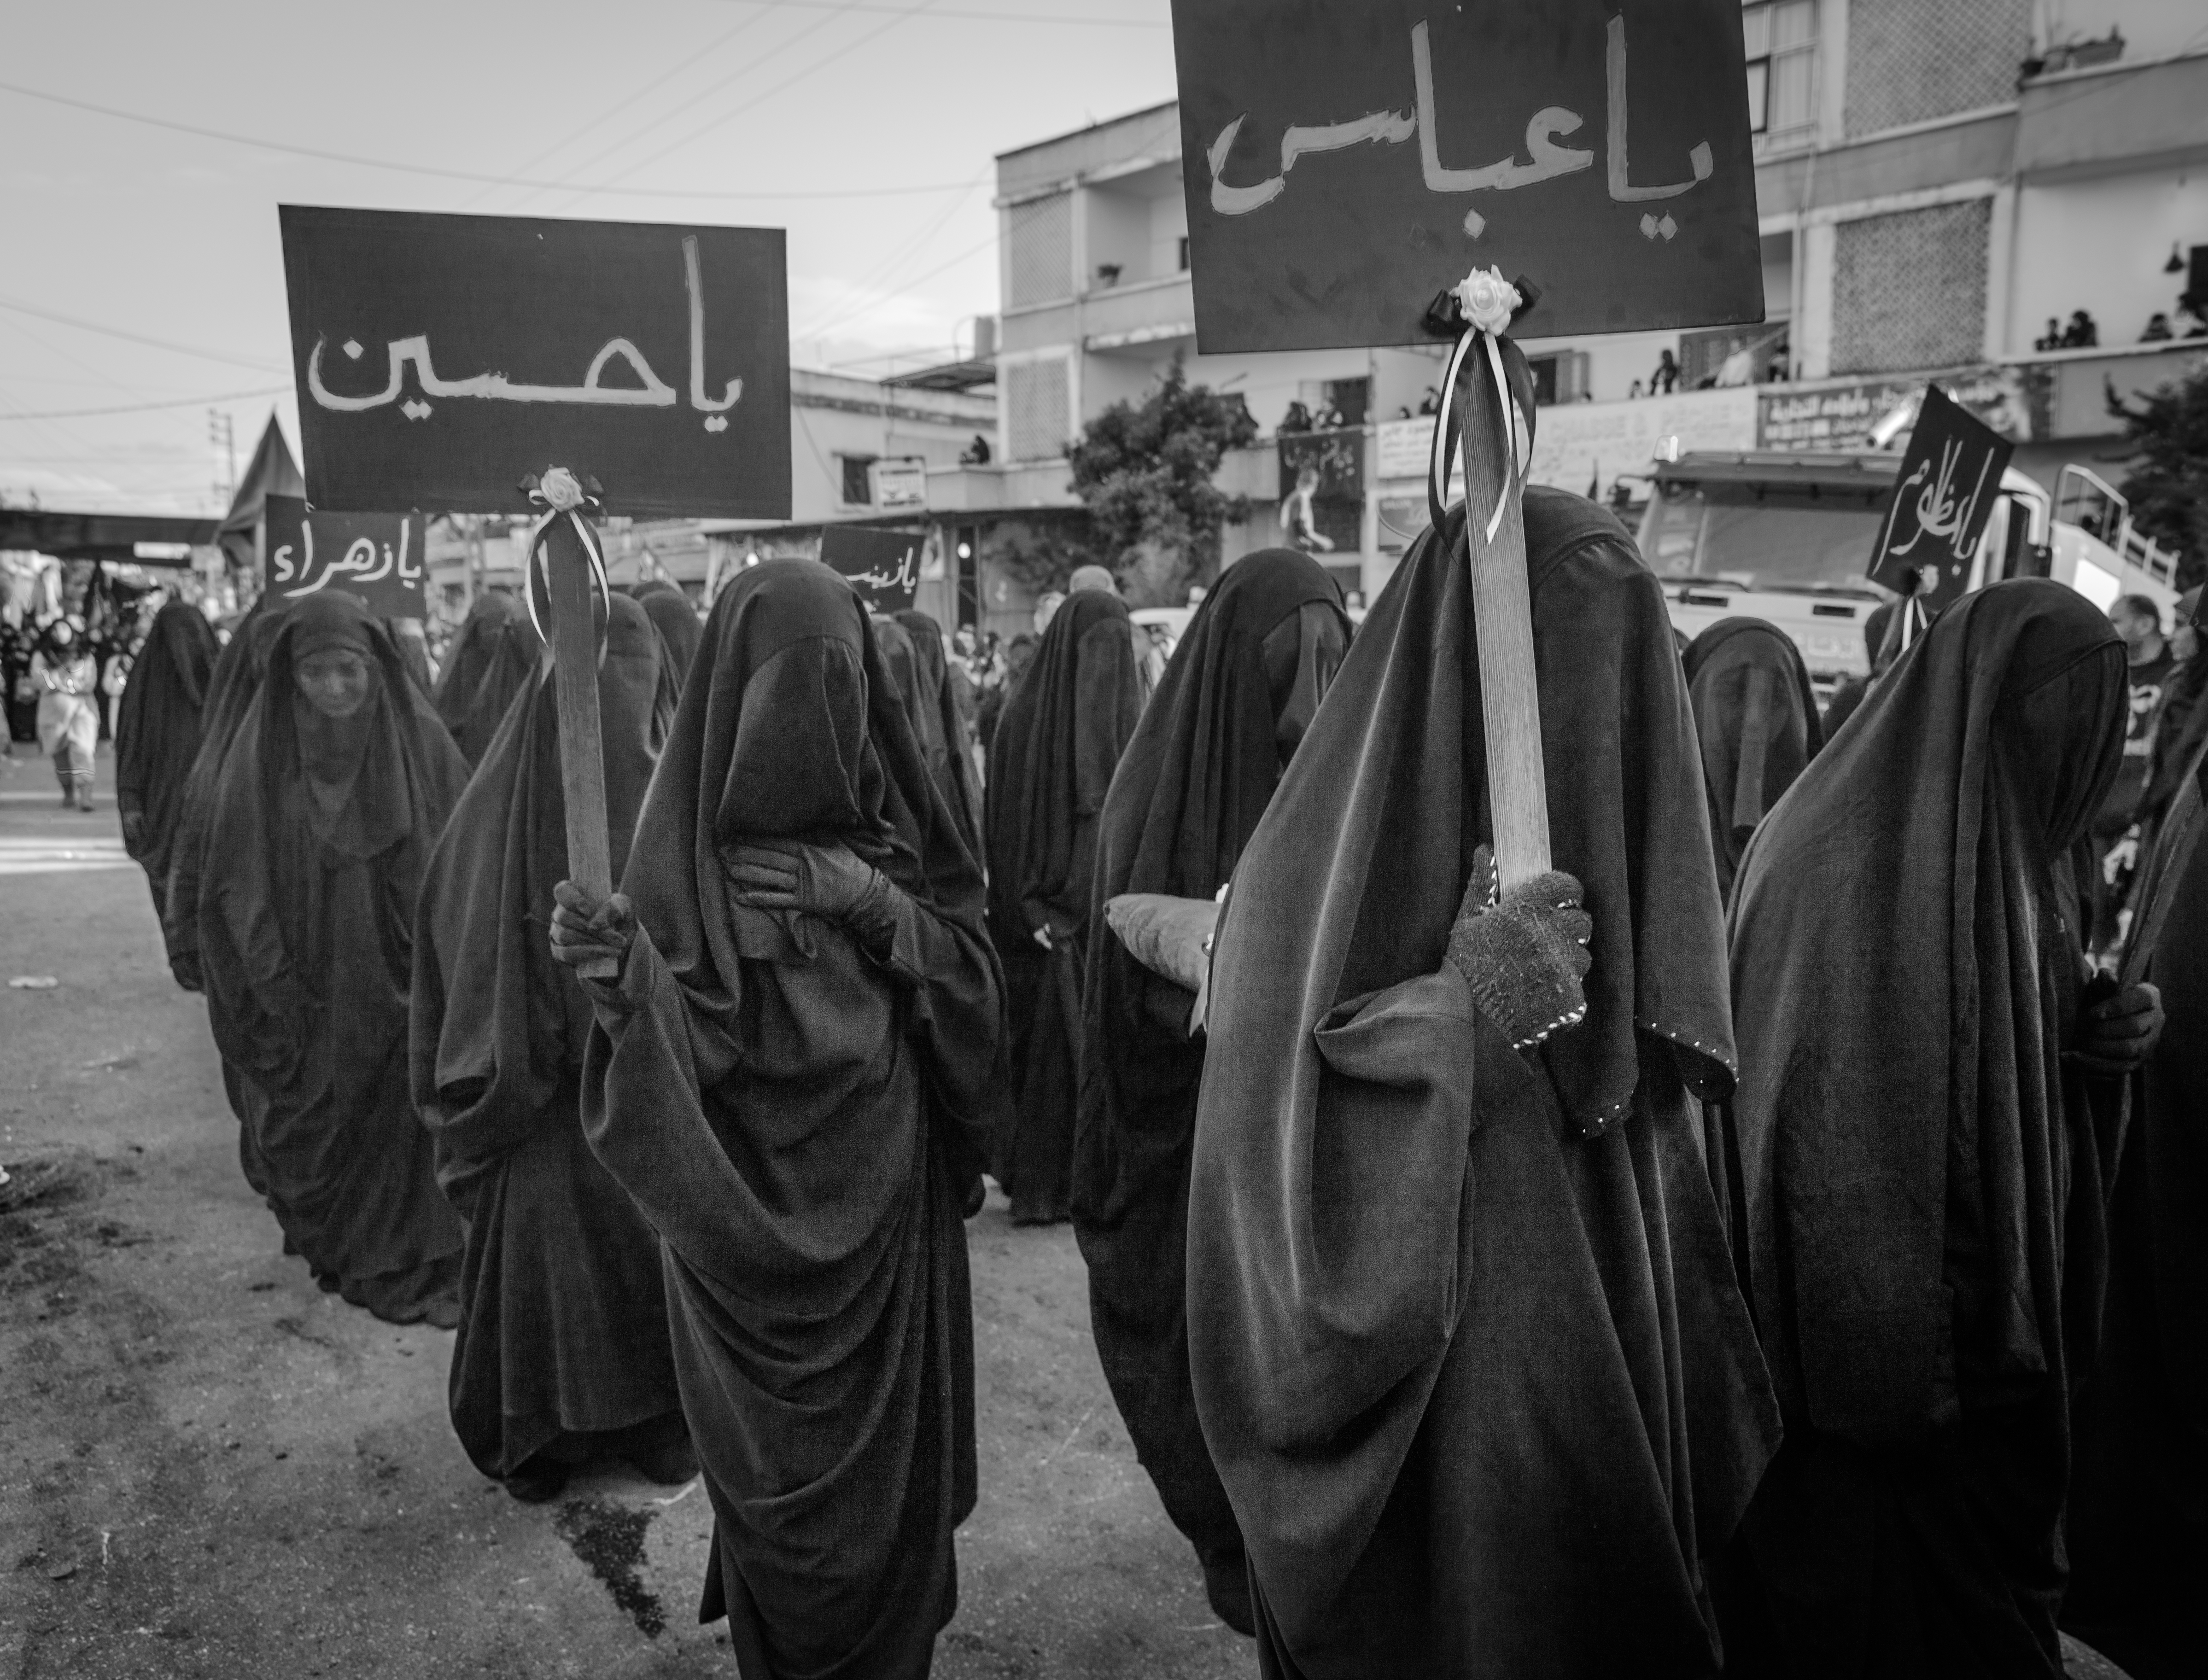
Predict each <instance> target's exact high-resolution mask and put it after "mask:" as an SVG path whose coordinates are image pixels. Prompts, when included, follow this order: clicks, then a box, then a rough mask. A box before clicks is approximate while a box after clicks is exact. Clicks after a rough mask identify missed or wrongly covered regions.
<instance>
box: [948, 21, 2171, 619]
mask: <svg viewBox="0 0 2208 1680" xmlns="http://www.w3.org/2000/svg"><path fill="white" fill-rule="evenodd" d="M2204 16H2208V15H2204V13H2203V11H2202V9H2201V6H2200V0H1938V3H1932V0H1753V3H1748V4H1744V5H1743V7H1742V28H1743V39H1744V41H1745V44H1746V46H1747V50H1748V51H1747V57H1748V76H1749V105H1750V115H1751V121H1752V123H1754V124H1755V129H1756V138H1755V151H1756V159H1757V170H1756V192H1757V201H1758V206H1759V212H1760V215H1761V225H1762V233H1763V267H1764V291H1765V299H1766V309H1767V321H1766V323H1765V324H1764V325H1763V326H1762V327H1755V328H1745V329H1743V328H1726V329H1715V330H1711V331H1706V332H1688V333H1639V334H1625V335H1619V336H1617V337H1611V338H1600V339H1551V340H1535V341H1532V342H1529V343H1527V345H1525V346H1524V348H1525V350H1526V351H1527V356H1528V357H1529V358H1530V359H1531V361H1532V362H1533V367H1534V372H1535V376H1536V379H1537V381H1538V382H1539V386H1540V388H1541V392H1542V397H1543V400H1544V402H1545V403H1546V404H1548V405H1550V406H1549V407H1547V408H1546V409H1545V411H1544V413H1543V414H1542V415H1541V416H1540V417H1539V425H1538V428H1537V429H1538V431H1539V435H1540V443H1539V449H1538V453H1537V458H1536V467H1535V472H1536V476H1537V477H1540V478H1542V479H1544V480H1545V482H1549V483H1558V484H1562V485H1565V486H1567V487H1569V488H1570V489H1576V490H1581V491H1587V490H1589V489H1595V490H1598V491H1599V493H1601V494H1604V495H1610V494H1611V493H1612V492H1613V491H1614V489H1615V488H1616V487H1617V483H1618V480H1619V479H1620V478H1621V477H1623V478H1624V479H1625V480H1626V489H1627V491H1628V493H1629V494H1630V493H1631V492H1632V490H1633V488H1634V484H1635V479H1636V477H1637V475H1638V474H1639V473H1640V472H1641V471H1642V470H1644V469H1645V467H1646V466H1647V463H1648V461H1649V459H1651V457H1652V455H1653V453H1655V452H1656V450H1657V449H1658V448H1659V447H1664V446H1665V440H1666V439H1671V438H1677V439H1678V440H1680V445H1681V447H1686V448H1741V449H1746V448H1847V447H1860V446H1861V445H1862V442H1863V439H1864V438H1865V437H1866V436H1867V435H1868V433H1869V429H1870V427H1871V426H1872V425H1873V424H1874V423H1875V422H1876V421H1877V420H1878V418H1879V417H1881V415H1883V414H1884V413H1886V412H1887V411H1888V410H1890V409H1891V408H1892V407H1893V406H1894V405H1895V404H1896V403H1897V402H1898V401H1899V400H1900V399H1901V398H1903V397H1904V396H1905V395H1907V394H1909V393H1911V392H1913V391H1914V390H1916V389H1917V388H1919V387H1921V386H1922V385H1923V382H1924V381H1925V380H1926V379H1927V378H1928V377H1929V376H1933V375H1937V376H1938V377H1939V378H1940V379H1941V382H1942V384H1943V385H1945V386H1947V387H1949V388H1950V389H1951V390H1953V391H1954V392H1955V393H1957V394H1959V395H1960V396H1961V397H1962V398H1963V399H1964V400H1965V401H1966V402H1967V403H1968V404H1969V405H1971V406H1972V407H1973V408H1975V409H1976V410H1977V411H1979V412H1980V413H1981V414H1982V415H1983V416H1985V417H1988V418H1989V419H1991V420H1993V421H1994V422H1995V423H1996V424H1997V425H2000V426H2001V427H2003V428H2004V429H2007V430H2008V431H2009V432H2010V433H2011V434H2012V435H2014V436H2016V437H2017V438H2018V439H2019V452H2018V457H2017V463H2018V465H2019V466H2020V467H2022V468H2023V469H2024V470H2025V471H2029V472H2031V473H2033V474H2034V475H2035V476H2037V477H2041V478H2043V480H2044V481H2045V482H2047V483H2049V487H2050V488H2053V486H2054V483H2055V477H2056V475H2057V474H2058V473H2059V472H2060V470H2061V466H2062V465H2063V464H2064V463H2066V462H2070V461H2073V460H2090V459H2092V458H2094V457H2096V456H2097V455H2101V454H2104V453H2106V450H2107V447H2108V444H2109V441H2110V439H2111V438H2112V437H2114V436H2115V435H2116V433H2117V431H2118V427H2117V425H2116V423H2115V421H2113V420H2112V419H2111V418H2110V417H2109V414H2108V411H2107V402H2106V393H2107V392H2108V391H2109V390H2114V391H2115V392H2116V393H2119V394H2125V393H2133V392H2137V391H2140V390H2145V389H2151V388H2153V387H2156V386H2157V385H2159V384H2161V383H2163V381H2167V380H2168V379H2169V378H2171V377H2172V376H2173V375H2176V374H2178V373H2180V372H2181V371H2182V370H2183V369H2186V368H2187V367H2190V366H2193V365H2195V364H2197V363H2199V360H2200V358H2201V355H2202V352H2203V351H2204V349H2208V340H2197V339H2196V340H2193V341H2192V342H2190V343H2188V342H2187V340H2185V339H2183V338H2182V337H2181V336H2180V337H2177V338H2175V339H2147V340H2146V341H2145V342H2142V339H2143V336H2144V335H2145V334H2146V333H2148V332H2149V331H2150V323H2151V322H2152V321H2154V319H2155V317H2157V315H2159V316H2161V317H2162V318H2163V321H2165V322H2167V323H2168V324H2169V327H2170V329H2171V330H2172V331H2173V332H2175V333H2177V334H2179V335H2182V334H2183V333H2186V332H2187V330H2188V329H2189V328H2190V327H2192V326H2193V325H2197V323H2195V322H2192V321H2187V319H2186V318H2184V317H2182V316H2181V314H2180V312H2179V309H2178V299H2179V297H2180V294H2181V293H2182V292H2185V291H2187V288H2188V286H2192V287H2198V288H2199V289H2200V290H2201V292H2202V303H2203V307H2204V308H2208V32H2204V31H2203V28H2202V23H2203V20H2204ZM997 187H998V191H997V207H998V211H999V225H1000V228H1001V231H1002V243H1001V246H1000V256H999V269H1000V276H1001V282H1002V297H1003V315H1002V318H1001V324H1000V327H999V338H998V349H997V356H996V361H997V367H998V380H997V386H996V399H997V405H998V409H999V421H998V435H999V438H1000V440H1001V449H1000V452H999V453H1000V459H999V464H998V465H996V466H994V467H993V469H991V470H990V471H988V472H987V473H986V474H981V475H977V474H974V473H965V474H961V475H957V477H958V479H959V481H960V482H958V483H957V484H955V485H954V484H953V483H948V482H946V483H944V484H943V485H942V486H941V487H940V492H939V494H940V495H941V498H942V500H943V501H944V502H945V505H952V504H956V505H957V506H959V507H969V508H971V509H973V510H974V511H975V514H976V516H977V517H980V518H987V517H1001V514H993V513H991V512H990V510H992V509H995V510H1005V509H1011V508H1016V507H1027V508H1035V509H1044V508H1049V507H1065V506H1070V505H1071V501H1072V497H1071V491H1070V489H1067V488H1066V486H1065V471H1064V469H1063V466H1062V465H1060V463H1061V462H1062V460H1063V457H1064V455H1065V448H1066V446H1067V442H1068V441H1069V440H1070V439H1071V438H1073V437H1076V436H1077V435H1079V432H1080V429H1081V428H1082V427H1083V425H1084V424H1085V423H1087V422H1088V421H1089V420H1090V419H1092V418H1094V417H1095V415H1096V414H1097V413H1099V412H1100V411H1101V410H1102V409H1104V408H1105V407H1106V406H1107V405H1110V404H1111V403H1113V402H1114V401H1117V400H1119V399H1123V398H1128V397H1132V396H1136V395H1138V394H1139V393H1141V392H1142V391H1143V389H1144V387H1146V386H1147V385H1148V384H1149V381H1152V380H1153V379H1155V377H1156V376H1157V375H1158V373H1159V371H1160V370H1161V368H1162V367H1163V366H1164V365H1165V363H1167V361H1168V360H1169V359H1170V358H1171V357H1173V355H1175V354H1182V355H1185V356H1186V357H1188V359H1189V371H1190V376H1191V380H1193V381H1196V382H1198V383H1201V384H1205V385H1209V386H1210V387H1214V388H1215V389H1217V390H1221V391H1227V392H1233V393H1238V394H1239V395H1240V396H1241V397H1242V398H1243V399H1245V402H1246V403H1247V404H1248V405H1249V409H1250V411H1251V414H1252V415H1253V416H1254V417H1256V419H1257V422H1258V423H1259V425H1260V427H1261V428H1263V430H1264V431H1265V432H1266V433H1267V434H1268V435H1273V434H1275V432H1276V429H1277V428H1278V426H1279V425H1280V423H1281V420H1282V418H1283V417H1285V416H1286V415H1287V413H1288V412H1289V405H1291V404H1292V403H1301V404H1303V405H1304V406H1305V409H1306V410H1309V411H1312V412H1314V413H1318V412H1323V411H1327V410H1332V411H1335V413H1337V414H1338V415H1339V417H1340V418H1341V422H1342V423H1343V431H1344V433H1345V434H1346V435H1343V436H1341V437H1339V438H1337V439H1335V440H1334V441H1332V443H1331V444H1330V445H1329V450H1330V459H1333V460H1335V462H1336V463H1337V465H1338V467H1339V470H1336V467H1335V466H1330V467H1329V472H1328V477H1327V483H1326V487H1325V490H1324V492H1323V496H1322V501H1321V506H1320V508H1319V512H1320V516H1321V517H1320V526H1321V529H1322V530H1324V531H1326V532H1327V534H1328V535H1329V536H1330V537H1333V538H1334V539H1335V542H1336V544H1337V553H1336V555H1334V556H1331V557H1330V558H1331V559H1332V560H1334V561H1335V562H1336V563H1337V566H1338V569H1339V571H1340V572H1341V575H1342V576H1343V579H1344V581H1345V583H1347V584H1348V585H1349V586H1350V587H1353V588H1357V587H1362V588H1363V589H1365V591H1367V592H1368V593H1369V592H1371V591H1376V590H1377V588H1378V587H1379V585H1380V584H1381V583H1382V582H1383V581H1384V580H1385V578H1386V576H1387V574H1388V573H1389V571H1390V570H1391V569H1392V567H1393V565H1394V563H1395V560H1396V558H1398V557H1399V556H1400V555H1401V551H1402V549H1403V548H1404V546H1405V545H1406V544H1407V542H1408V540H1409V537H1411V536H1412V535H1414V534H1415V532H1416V531H1418V530H1419V528H1421V527H1422V526H1423V525H1424V524H1425V490H1424V484H1423V480H1422V478H1421V477H1420V475H1421V474H1422V472H1423V471H1424V460H1425V437H1426V435H1427V430H1426V429H1425V427H1422V426H1420V425H1419V423H1417V422H1416V421H1415V420H1410V421H1405V420H1403V419H1402V418H1401V417H1402V416H1404V415H1406V414H1409V415H1413V416H1415V414H1416V413H1417V411H1418V407H1419V399H1420V398H1421V396H1422V395H1423V394H1424V393H1425V389H1426V387H1428V386H1430V385H1431V383H1432V382H1433V381H1434V379H1435V378H1436V376H1437V372H1438V357H1437V352H1433V351H1423V350H1379V351H1312V352H1299V353H1294V354H1283V355H1272V356H1239V357H1205V356H1199V355H1197V354H1196V346H1195V309H1194V304H1193V299H1192V295H1191V285H1190V276H1189V273H1188V240H1187V216H1186V208H1185V201H1184V199H1183V196H1182V188H1181V146H1180V129H1179V111H1178V108H1177V107H1176V106H1174V105H1160V106H1157V107H1155V108H1153V109H1151V110H1148V111H1137V112H1134V113H1132V114H1131V115H1129V116H1126V117H1119V118H1117V119H1115V120H1113V121H1111V122H1107V123H1099V124H1097V125H1095V126H1094V127H1091V128H1087V129H1081V130H1078V131H1077V132H1075V133H1072V134H1067V135H1059V136H1057V137H1055V138H1053V139H1049V140H1045V141H1039V142H1037V143H1035V144H1034V145H1030V146H1027V147H1021V148H1019V149H1017V150H1015V151H1011V152H1008V153H1004V154H1003V155H1002V156H1000V157H999V159H998V160H997ZM2079 310H2083V311H2085V312H2086V313H2087V314H2088V315H2090V316H2091V320H2092V321H2093V322H2094V323H2096V325H2097V337H2098V342H2097V343H2095V344H2092V345H2078V346H2073V347H2068V348H2060V347H2058V348H2053V349H2045V348H2042V347H2041V345H2042V342H2043V340H2044V339H2047V338H2048V337H2049V331H2048V327H2049V321H2055V322H2057V323H2059V325H2058V327H2057V331H2056V333H2055V335H2054V336H2055V337H2057V338H2060V337H2061V327H2062V326H2067V324H2068V323H2070V321H2071V320H2072V317H2073V315H2074V314H2075V312H2077V311H2079ZM1666 351H1669V352H1670V353H1671V356H1672V357H1673V358H1674V360H1675V361H1676V362H1677V365H1678V367H1679V369H1680V370H1681V372H1680V375H1679V376H1678V379H1677V383H1676V386H1675V387H1674V388H1673V389H1672V390H1671V391H1670V392H1668V393H1663V394H1661V395H1652V393H1651V391H1652V376H1653V375H1654V374H1655V373H1656V370H1657V369H1658V367H1659V363H1660V362H1661V359H1662V357H1663V355H1664V353H1665V352H1666ZM1720 382H1721V383H1720ZM1706 383H1707V386H1708V387H1710V388H1698V387H1703V386H1705V384H1706ZM1296 447H1309V446H1296ZM1244 456H1245V457H1246V458H1234V459H1230V460H1229V461H1228V462H1227V465H1226V466H1225V467H1224V469H1223V470H1222V473H1221V480H1222V483H1223V484H1224V485H1225V486H1226V487H1227V488H1231V489H1238V490H1242V491H1245V492H1246V493H1248V494H1250V495H1252V496H1253V498H1255V499H1256V500H1257V502H1258V504H1259V506H1258V509H1257V515H1256V517H1254V518H1253V519H1251V521H1250V523H1249V524H1248V525H1246V526H1244V527H1242V528H1239V529H1237V530H1231V531H1229V532H1228V533H1227V542H1226V552H1227V556H1228V557H1229V558H1230V559H1231V558H1232V557H1233V555H1237V554H1239V553H1242V552H1245V551H1246V550H1247V549H1251V548H1253V547H1257V546H1262V545H1263V543H1268V542H1272V541H1276V540H1277V530H1278V527H1277V524H1276V520H1275V506H1276V504H1277V501H1278V500H1279V498H1280V496H1281V494H1282V493H1283V491H1284V489H1286V484H1285V483H1284V482H1283V479H1282V470H1281V456H1280V453H1279V451H1278V449H1277V448H1276V447H1275V446H1274V445H1273V444H1271V443H1268V445H1267V446H1266V447H1264V448H1263V449H1260V450H1255V451H1249V452H1244ZM983 590H984V592H985V593H986V591H987V585H986V582H985V583H984V585H983Z"/></svg>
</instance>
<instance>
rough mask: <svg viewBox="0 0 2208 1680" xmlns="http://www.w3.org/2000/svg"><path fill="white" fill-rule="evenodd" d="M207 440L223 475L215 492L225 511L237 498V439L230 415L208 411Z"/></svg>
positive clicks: (228, 509) (213, 410)
mask: <svg viewBox="0 0 2208 1680" xmlns="http://www.w3.org/2000/svg"><path fill="white" fill-rule="evenodd" d="M207 441H208V442H209V443H211V444H213V446H214V449H215V465H216V466H217V467H218V468H219V469H220V471H222V474H223V477H221V479H220V480H219V482H218V483H216V485H215V487H214V488H215V494H216V495H219V496H220V497H221V498H222V508H223V511H224V512H225V513H228V512H229V511H230V504H231V502H233V501H236V500H237V437H236V435H234V434H233V433H232V432H231V424H230V416H229V415H227V414H225V413H224V412H222V411H220V410H219V409H212V408H211V409H209V410H208V411H207Z"/></svg>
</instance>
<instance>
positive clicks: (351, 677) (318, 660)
mask: <svg viewBox="0 0 2208 1680" xmlns="http://www.w3.org/2000/svg"><path fill="white" fill-rule="evenodd" d="M293 680H294V681H297V683H298V685H299V692H300V693H302V694H303V695H305V696H306V697H307V702H308V704H309V705H312V706H313V707H314V708H315V711H319V712H321V714H322V716H323V717H351V716H352V715H353V713H355V712H357V711H359V710H360V709H361V707H362V706H363V705H365V704H366V703H367V701H368V687H369V671H368V661H367V659H366V658H365V657H363V656H362V655H361V654H359V653H357V652H355V651H353V650H352V649H351V648H349V647H326V648H321V649H318V650H316V651H315V652H313V653H310V654H309V655H308V656H307V657H305V658H303V659H302V660H301V661H300V662H299V663H298V665H297V668H296V669H295V670H294V672H293Z"/></svg>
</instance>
